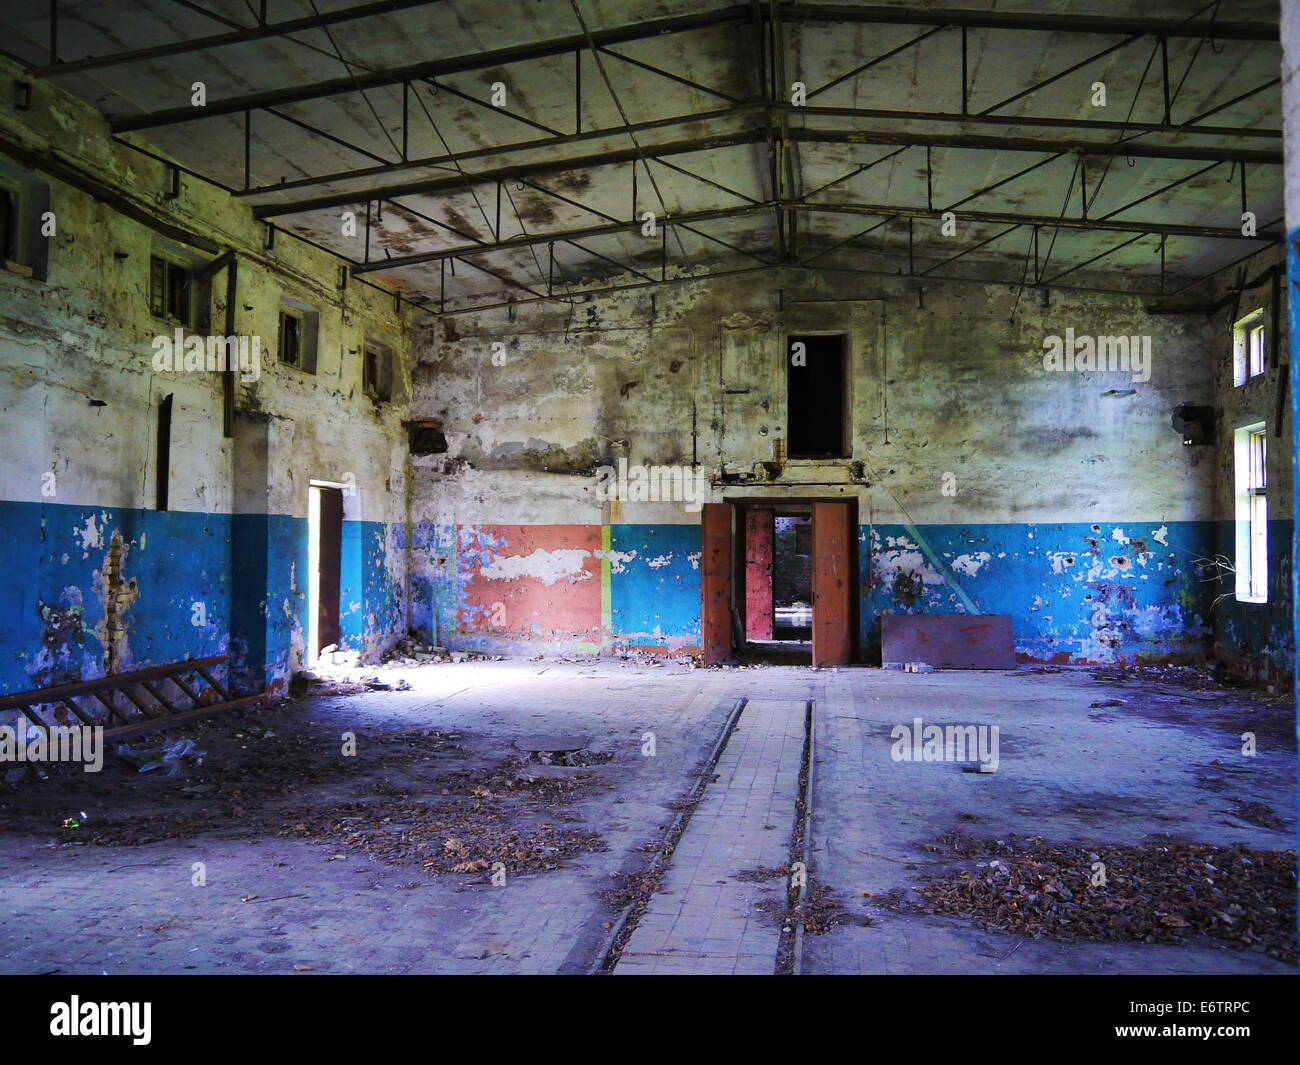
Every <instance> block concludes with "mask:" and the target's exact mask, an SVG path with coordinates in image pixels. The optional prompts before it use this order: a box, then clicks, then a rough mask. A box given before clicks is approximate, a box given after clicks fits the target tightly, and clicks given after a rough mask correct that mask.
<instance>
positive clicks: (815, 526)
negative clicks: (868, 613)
mask: <svg viewBox="0 0 1300 1065" xmlns="http://www.w3.org/2000/svg"><path fill="white" fill-rule="evenodd" d="M812 510H813V523H812V549H813V550H812V553H813V557H812V586H813V589H812V599H813V632H812V645H813V649H812V660H813V665H814V666H844V665H848V663H849V661H850V660H851V659H852V657H853V617H854V614H853V554H852V551H853V543H854V537H853V508H852V507H851V506H850V505H849V504H848V503H814V504H813V508H812Z"/></svg>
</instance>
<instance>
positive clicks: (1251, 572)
mask: <svg viewBox="0 0 1300 1065" xmlns="http://www.w3.org/2000/svg"><path fill="white" fill-rule="evenodd" d="M1233 445H1234V451H1235V456H1234V458H1235V465H1236V484H1237V492H1236V495H1237V500H1236V518H1237V521H1236V525H1237V560H1236V570H1237V588H1236V591H1237V599H1239V600H1240V601H1241V602H1243V603H1264V602H1267V601H1268V472H1267V468H1268V436H1267V434H1266V433H1265V431H1264V425H1263V423H1262V422H1261V423H1259V424H1257V425H1247V426H1244V427H1243V428H1241V429H1238V430H1237V431H1236V433H1235V434H1234V435H1233Z"/></svg>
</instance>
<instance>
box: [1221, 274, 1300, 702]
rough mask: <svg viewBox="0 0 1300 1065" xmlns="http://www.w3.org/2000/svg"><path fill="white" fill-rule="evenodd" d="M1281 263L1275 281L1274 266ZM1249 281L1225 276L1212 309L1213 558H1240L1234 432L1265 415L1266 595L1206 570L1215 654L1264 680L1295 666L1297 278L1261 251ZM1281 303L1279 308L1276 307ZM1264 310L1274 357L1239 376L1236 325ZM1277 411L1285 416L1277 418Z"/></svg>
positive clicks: (1228, 574) (1224, 572) (1228, 573)
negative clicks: (1292, 323) (1256, 597)
mask: <svg viewBox="0 0 1300 1065" xmlns="http://www.w3.org/2000/svg"><path fill="white" fill-rule="evenodd" d="M1274 265H1276V266H1277V268H1278V271H1279V272H1278V274H1277V277H1276V281H1275V280H1274V277H1273V275H1272V274H1270V273H1269V269H1270V268H1271V267H1273V266H1274ZM1240 277H1241V279H1242V280H1243V281H1244V283H1245V285H1246V286H1247V287H1245V288H1244V291H1238V290H1237V279H1238V274H1237V273H1236V272H1235V271H1234V272H1232V273H1231V274H1228V275H1223V276H1221V277H1220V278H1218V279H1217V282H1218V283H1217V284H1216V286H1215V292H1214V295H1215V299H1216V301H1218V302H1220V303H1223V304H1224V306H1222V307H1221V308H1220V309H1219V310H1218V311H1217V312H1216V313H1215V314H1214V315H1213V316H1212V317H1211V329H1212V334H1211V344H1212V345H1213V349H1214V355H1215V360H1214V380H1215V407H1216V411H1215V415H1216V419H1215V441H1214V445H1213V447H1202V448H1198V449H1196V450H1198V451H1200V452H1203V453H1204V456H1205V461H1207V462H1212V463H1213V465H1214V478H1215V484H1216V491H1215V518H1216V524H1215V545H1214V552H1215V556H1216V557H1217V558H1218V559H1220V560H1225V561H1226V563H1227V564H1228V565H1231V566H1234V567H1235V566H1236V565H1237V562H1238V560H1237V558H1236V550H1237V548H1236V541H1237V536H1236V532H1237V530H1236V516H1235V513H1234V494H1235V470H1234V451H1235V449H1234V443H1233V438H1234V430H1236V429H1238V428H1241V427H1242V426H1246V425H1253V424H1258V423H1261V422H1262V423H1263V424H1264V427H1265V431H1266V440H1267V449H1268V463H1267V480H1268V534H1267V535H1268V599H1267V602H1263V603H1251V602H1242V601H1239V600H1238V599H1237V596H1236V587H1235V574H1234V572H1233V570H1231V569H1228V568H1226V567H1225V566H1223V565H1220V566H1216V567H1214V568H1213V569H1211V570H1207V573H1206V577H1207V579H1208V580H1209V583H1208V585H1207V586H1208V587H1209V588H1210V589H1211V591H1212V595H1213V606H1212V609H1211V616H1212V620H1213V625H1214V651H1215V654H1216V655H1217V656H1218V657H1220V658H1221V659H1223V660H1224V661H1225V662H1226V663H1229V664H1230V665H1231V666H1233V668H1235V669H1237V670H1238V671H1239V672H1243V673H1246V674H1249V675H1252V676H1255V677H1257V678H1259V679H1261V680H1276V679H1279V678H1281V677H1284V676H1286V675H1288V674H1291V673H1293V672H1294V670H1295V638H1294V634H1293V629H1292V620H1291V615H1292V596H1291V539H1292V526H1293V523H1292V520H1291V517H1290V515H1291V508H1292V492H1293V487H1292V477H1291V464H1292V457H1291V412H1290V403H1289V402H1288V401H1287V397H1286V395H1285V393H1283V394H1282V396H1281V397H1280V398H1281V399H1282V402H1281V403H1279V392H1280V391H1281V390H1282V389H1283V388H1287V387H1289V384H1288V385H1284V384H1283V380H1284V378H1285V377H1286V375H1287V374H1289V369H1288V367H1287V365H1286V364H1287V363H1288V361H1289V359H1288V353H1289V349H1290V328H1289V319H1290V312H1289V308H1288V298H1287V297H1288V288H1289V283H1288V280H1287V277H1286V272H1285V258H1284V256H1283V255H1282V253H1280V252H1278V253H1274V254H1271V255H1258V256H1256V257H1255V258H1254V259H1252V260H1251V261H1250V262H1249V263H1248V264H1246V265H1245V267H1244V268H1243V269H1242V272H1241V274H1240ZM1275 305H1276V313H1275ZM1256 311H1262V312H1263V313H1262V319H1261V320H1262V322H1263V324H1264V329H1265V334H1266V344H1267V350H1268V353H1269V354H1268V365H1267V368H1266V369H1265V370H1264V372H1263V373H1262V374H1260V375H1258V376H1254V377H1249V378H1247V380H1246V381H1245V383H1244V384H1241V385H1238V384H1236V378H1235V372H1234V345H1233V324H1234V323H1235V322H1237V321H1240V320H1241V319H1243V318H1245V317H1246V316H1247V315H1249V314H1252V313H1254V312H1256ZM1279 414H1280V415H1281V418H1280V420H1279Z"/></svg>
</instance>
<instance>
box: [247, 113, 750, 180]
mask: <svg viewBox="0 0 1300 1065" xmlns="http://www.w3.org/2000/svg"><path fill="white" fill-rule="evenodd" d="M765 106H766V105H765V104H764V103H762V102H754V103H748V104H741V105H739V106H737V107H721V108H717V109H715V110H712V111H697V112H696V113H695V114H690V115H673V116H671V117H669V118H655V119H649V120H647V121H645V122H634V123H632V126H631V128H632V130H633V131H634V132H636V133H642V132H645V131H648V130H654V129H668V128H670V127H673V126H684V125H694V124H695V123H698V122H711V121H714V120H720V119H728V118H735V117H738V116H742V115H750V114H756V113H758V112H761V111H762V110H763V108H764V107H765ZM626 133H627V129H626V128H625V127H623V126H615V127H612V128H610V127H606V128H603V129H589V130H584V131H582V132H581V133H566V134H565V135H563V136H561V137H535V138H533V139H532V140H526V141H516V142H515V143H513V144H499V145H487V146H484V147H479V148H467V149H465V150H464V151H459V152H445V153H443V154H442V155H426V156H424V157H422V158H420V159H404V160H394V161H393V162H388V163H384V164H382V165H380V166H367V167H361V168H359V169H356V170H336V171H334V172H333V173H330V174H320V175H318V176H315V177H305V178H295V179H294V180H292V181H282V182H279V183H277V184H274V185H259V186H257V187H255V188H251V189H248V190H247V191H243V190H241V191H239V192H237V193H236V195H238V196H260V195H269V194H270V193H274V192H287V191H290V190H292V189H301V188H309V187H311V186H312V185H327V184H330V183H332V182H336V181H353V180H360V179H361V178H368V177H382V176H385V175H387V174H396V173H400V172H401V171H403V170H424V169H431V168H434V167H448V166H454V165H456V164H458V163H463V162H467V161H469V160H471V159H483V158H487V157H491V156H496V155H515V154H517V153H519V152H531V151H537V150H540V149H543V148H551V149H553V148H557V147H561V146H563V145H568V144H582V143H584V142H586V141H593V140H603V139H606V138H612V137H616V136H620V135H625V134H626Z"/></svg>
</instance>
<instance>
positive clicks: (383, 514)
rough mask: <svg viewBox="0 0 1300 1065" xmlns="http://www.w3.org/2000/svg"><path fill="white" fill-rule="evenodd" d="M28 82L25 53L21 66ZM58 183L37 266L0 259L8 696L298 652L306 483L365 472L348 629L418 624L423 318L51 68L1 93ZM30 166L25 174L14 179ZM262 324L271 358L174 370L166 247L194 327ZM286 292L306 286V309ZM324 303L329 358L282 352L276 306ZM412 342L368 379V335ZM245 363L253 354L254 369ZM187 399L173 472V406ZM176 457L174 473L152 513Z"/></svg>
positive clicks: (249, 665)
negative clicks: (192, 660)
mask: <svg viewBox="0 0 1300 1065" xmlns="http://www.w3.org/2000/svg"><path fill="white" fill-rule="evenodd" d="M2 73H3V74H4V75H5V76H6V77H9V78H10V79H11V80H12V79H13V78H15V77H17V76H18V73H17V71H16V70H15V69H14V68H12V67H10V66H5V67H4V70H3V72H2ZM15 174H16V175H18V176H19V177H20V178H21V180H22V181H23V182H26V183H27V187H39V188H40V190H41V191H42V195H43V196H45V197H46V198H47V201H48V203H47V206H48V210H49V212H50V219H51V221H52V225H51V226H50V230H51V231H50V232H49V233H48V235H44V236H42V240H43V241H44V243H43V244H42V245H41V247H40V250H41V257H42V259H43V260H44V262H43V270H40V271H25V270H23V269H22V268H21V266H20V267H19V268H18V269H14V268H12V267H5V268H3V269H0V540H2V541H3V543H4V544H5V548H6V552H7V558H6V565H5V566H4V567H2V568H0V691H21V690H25V689H29V688H37V687H43V686H46V685H49V684H54V683H58V682H63V681H69V680H74V679H86V678H93V677H97V676H100V675H102V674H103V673H105V672H119V671H123V670H128V669H131V668H138V667H142V666H145V665H148V664H154V663H160V662H168V661H174V660H177V659H180V658H184V657H197V656H205V655H213V654H230V655H231V658H232V671H233V675H234V676H235V678H236V679H237V680H238V682H239V683H240V685H241V686H242V687H244V688H245V689H248V690H254V689H256V688H259V687H261V686H262V685H263V684H268V683H269V684H281V683H283V682H284V681H285V680H286V679H287V677H288V675H289V674H290V673H291V672H292V670H294V669H295V668H300V667H301V665H302V663H303V659H304V649H305V639H306V636H305V634H306V632H307V629H308V618H307V588H308V573H307V569H308V526H307V501H308V489H309V485H310V483H311V481H313V480H320V481H326V482H330V483H337V484H343V485H348V486H351V487H350V491H349V492H348V493H347V501H346V504H345V507H346V510H345V534H344V552H343V564H342V569H343V580H342V585H343V590H342V595H341V607H342V628H343V637H344V643H345V645H347V646H350V647H355V648H358V649H361V650H363V651H365V652H367V653H369V654H370V655H372V656H374V655H378V654H379V653H380V652H382V651H383V650H384V649H385V648H386V647H388V646H390V645H391V643H392V642H393V641H394V640H395V639H396V638H397V636H399V635H400V634H401V633H402V632H404V631H405V625H406V603H405V597H404V596H405V577H406V575H405V557H406V556H405V547H404V532H405V530H404V523H405V506H406V431H405V429H404V428H403V426H402V422H403V420H404V419H405V417H406V411H407V390H406V382H407V381H409V372H408V363H407V358H408V355H407V335H408V327H407V323H406V319H407V317H408V315H407V312H406V311H405V310H400V311H399V309H398V307H397V306H396V305H395V303H394V300H393V297H392V296H391V295H390V294H388V293H386V292H383V291H380V290H378V289H376V288H374V287H372V286H365V285H360V284H358V283H356V282H355V281H353V282H352V283H350V284H348V285H347V286H346V287H340V284H339V273H338V265H339V260H338V259H336V258H334V257H333V256H331V255H329V254H327V253H325V252H322V251H320V250H318V249H316V248H313V247H311V246H309V245H307V244H305V243H303V242H301V241H298V240H295V239H293V238H292V237H290V236H289V235H287V234H285V233H280V234H278V235H277V236H276V239H275V240H274V243H273V244H272V246H270V247H268V246H267V242H268V238H267V231H266V229H265V227H264V226H263V225H262V224H261V223H258V222H256V221H254V219H253V218H252V215H251V212H250V211H249V210H248V208H247V207H245V206H244V205H243V204H242V203H240V202H239V201H237V200H236V199H234V198H232V197H231V196H229V195H228V194H227V193H226V192H224V191H223V190H221V189H219V188H216V187H214V186H212V185H209V184H206V183H204V182H202V181H201V180H199V179H198V178H193V177H190V176H188V175H181V177H180V179H179V194H178V195H176V196H172V195H170V193H171V192H172V191H173V184H172V179H171V176H170V174H169V172H168V168H167V167H166V166H165V165H163V164H162V163H160V162H159V161H157V160H155V159H153V158H151V157H149V156H147V155H144V154H141V153H140V152H137V151H133V150H132V149H130V148H127V147H125V146H123V145H121V144H119V143H116V142H114V141H113V140H112V139H111V138H110V137H109V136H108V133H107V129H106V125H105V122H104V120H103V119H102V117H100V116H99V115H98V113H97V112H95V111H94V110H93V109H92V108H90V107H88V106H87V105H85V104H83V103H81V102H79V101H77V100H74V99H72V98H71V97H69V96H66V95H64V94H62V93H60V92H58V91H57V90H55V89H54V88H53V87H51V86H49V85H47V84H44V83H41V82H37V83H36V84H35V85H34V86H33V101H32V107H31V109H30V110H28V111H24V112H21V113H18V112H15V111H14V110H12V109H11V108H9V107H7V106H6V107H4V108H0V179H3V178H4V176H5V175H10V176H11V177H12V176H13V175H15ZM15 180H16V179H15ZM226 251H233V252H234V253H235V255H236V257H237V266H236V278H237V288H236V289H235V301H234V307H233V325H234V328H233V334H235V335H238V336H240V337H245V338H250V339H252V338H256V339H257V340H258V341H259V343H260V360H259V362H258V366H257V371H258V372H256V373H254V372H252V370H251V369H250V370H249V372H241V373H237V374H236V375H235V388H234V415H233V425H232V429H233V435H231V436H226V435H225V434H224V432H223V414H224V398H223V381H222V374H221V373H220V372H216V371H212V370H208V369H207V368H206V361H205V362H204V364H203V368H192V369H188V370H187V369H185V365H184V363H182V364H181V366H180V368H179V369H174V368H171V367H170V365H168V366H165V367H164V368H162V369H160V368H159V364H158V363H157V362H156V361H155V356H157V355H158V354H159V352H160V351H161V350H162V349H160V348H159V347H157V346H156V345H155V340H156V338H158V337H159V336H171V335H173V331H174V328H175V326H174V324H173V323H169V322H165V321H163V320H162V319H161V318H159V317H157V316H155V314H154V313H152V311H151V307H150V302H149V284H150V260H151V258H152V257H153V256H155V255H163V256H166V257H167V258H169V259H171V260H172V261H174V262H177V263H178V264H182V265H185V266H187V267H188V268H189V269H190V270H191V271H192V274H193V277H194V280H193V281H192V290H193V304H194V314H193V321H192V325H193V328H192V329H190V330H187V331H186V333H187V335H191V334H216V335H221V336H225V335H228V330H227V321H228V318H227V291H228V289H227V277H228V267H224V266H220V265H218V267H217V268H215V269H214V270H212V272H211V273H210V274H209V276H208V277H207V278H206V280H204V279H202V277H201V276H200V275H201V274H202V271H203V270H204V268H205V267H206V266H208V264H212V263H213V262H214V261H219V260H220V257H221V256H222V254H223V253H225V252H226ZM286 301H293V303H292V304H290V303H287V302H286ZM289 305H297V306H298V307H300V308H307V309H309V311H310V312H311V313H312V314H314V315H315V316H316V317H315V318H314V319H313V322H314V325H315V327H316V333H317V336H316V368H315V373H307V372H305V371H304V370H299V369H295V368H293V367H290V366H287V365H282V364H280V363H279V361H278V359H277V337H278V331H279V316H280V311H281V308H282V306H289ZM367 338H369V339H370V340H371V341H373V342H377V343H381V344H384V345H387V346H388V347H390V348H391V350H392V351H393V353H394V359H395V360H396V364H397V365H396V366H395V372H394V375H393V377H394V382H395V390H394V395H393V397H392V400H391V401H390V402H387V403H376V402H374V401H372V400H371V399H370V398H369V397H368V396H366V395H365V394H363V390H362V381H361V355H360V354H359V353H360V350H361V346H362V344H363V342H364V341H365V340H366V339H367ZM248 365H249V366H250V367H251V363H250V364H248ZM167 395H170V396H171V397H172V406H171V411H172V414H171V445H170V461H169V463H168V468H167V469H166V471H165V473H164V474H160V472H159V425H160V421H159V408H160V404H161V401H162V400H163V398H164V397H165V396H167ZM160 475H165V476H166V479H167V483H168V496H169V498H168V501H167V508H166V509H165V510H163V509H159V507H158V505H157V504H158V497H157V486H158V478H159V476H160Z"/></svg>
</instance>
